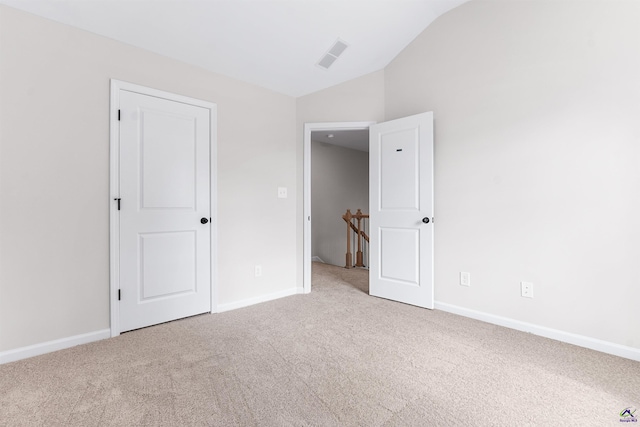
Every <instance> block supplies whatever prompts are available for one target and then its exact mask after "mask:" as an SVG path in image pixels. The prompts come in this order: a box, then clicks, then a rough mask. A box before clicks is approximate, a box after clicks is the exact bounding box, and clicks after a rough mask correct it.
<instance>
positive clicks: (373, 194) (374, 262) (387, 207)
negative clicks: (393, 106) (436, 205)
mask: <svg viewBox="0 0 640 427" xmlns="http://www.w3.org/2000/svg"><path fill="white" fill-rule="evenodd" d="M369 139H370V141H369V142H370V152H369V162H370V163H369V173H370V180H369V181H370V195H369V203H370V207H369V215H370V227H371V241H370V251H371V252H370V256H371V259H370V271H369V292H370V294H371V295H373V296H378V297H382V298H387V299H391V300H394V301H399V302H404V303H407V304H413V305H417V306H420V307H425V308H433V223H432V220H431V219H432V218H433V113H423V114H418V115H415V116H411V117H405V118H402V119H398V120H393V121H390V122H386V123H380V124H376V125H373V126H371V128H370V131H369ZM423 218H428V219H429V222H427V223H425V222H423V221H422V219H423Z"/></svg>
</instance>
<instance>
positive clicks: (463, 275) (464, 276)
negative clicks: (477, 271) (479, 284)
mask: <svg viewBox="0 0 640 427" xmlns="http://www.w3.org/2000/svg"><path fill="white" fill-rule="evenodd" d="M460 286H471V273H467V272H464V271H461V272H460Z"/></svg>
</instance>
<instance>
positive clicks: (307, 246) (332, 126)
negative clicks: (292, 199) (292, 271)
mask: <svg viewBox="0 0 640 427" xmlns="http://www.w3.org/2000/svg"><path fill="white" fill-rule="evenodd" d="M375 123H376V122H330V123H305V124H304V144H303V146H304V160H303V166H302V170H303V194H304V196H303V197H304V202H303V203H304V209H303V213H304V217H303V219H302V221H303V224H304V225H303V229H304V230H303V236H304V237H303V250H302V253H303V255H302V259H303V261H302V262H303V264H302V275H303V280H302V283H303V285H302V286H303V288H302V291H303V292H304V293H305V294H308V293H309V292H311V256H312V254H311V132H318V131H326V132H329V131H340V130H362V129H369V126H371V125H373V124H375Z"/></svg>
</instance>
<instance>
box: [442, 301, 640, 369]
mask: <svg viewBox="0 0 640 427" xmlns="http://www.w3.org/2000/svg"><path fill="white" fill-rule="evenodd" d="M435 308H436V310H442V311H446V312H448V313H453V314H458V315H460V316H464V317H469V318H471V319H476V320H481V321H483V322H487V323H491V324H494V325H498V326H504V327H506V328H511V329H515V330H518V331H522V332H529V333H531V334H534V335H539V336H541V337H545V338H551V339H553V340H556V341H562V342H566V343H568V344H573V345H577V346H579V347H585V348H589V349H591V350H596V351H600V352H602V353H608V354H613V355H614V356H619V357H624V358H626V359H631V360H636V361H639V362H640V349H638V348H633V347H627V346H624V345H620V344H616V343H612V342H608V341H603V340H599V339H596V338H590V337H587V336H584V335H578V334H573V333H571V332H565V331H560V330H558V329H551V328H547V327H545V326H539V325H535V324H533V323H527V322H521V321H519V320H514V319H510V318H508V317H502V316H496V315H493V314H489V313H483V312H481V311H476V310H471V309H468V308H464V307H459V306H456V305H452V304H447V303H444V302H438V301H436V302H435Z"/></svg>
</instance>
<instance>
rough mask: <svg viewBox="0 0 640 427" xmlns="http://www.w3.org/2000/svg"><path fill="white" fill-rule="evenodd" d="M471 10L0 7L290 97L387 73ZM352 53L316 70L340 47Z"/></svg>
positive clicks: (236, 1) (283, 2)
mask: <svg viewBox="0 0 640 427" xmlns="http://www.w3.org/2000/svg"><path fill="white" fill-rule="evenodd" d="M466 1H468V0H0V3H3V4H5V5H8V6H11V7H15V8H18V9H22V10H25V11H27V12H31V13H34V14H36V15H40V16H43V17H46V18H49V19H52V20H55V21H59V22H62V23H65V24H68V25H72V26H74V27H78V28H82V29H85V30H88V31H91V32H94V33H97V34H100V35H103V36H106V37H109V38H112V39H115V40H119V41H122V42H125V43H128V44H131V45H134V46H138V47H141V48H143V49H146V50H150V51H152V52H156V53H159V54H162V55H165V56H168V57H171V58H174V59H177V60H180V61H183V62H186V63H189V64H193V65H197V66H200V67H203V68H205V69H208V70H210V71H214V72H216V73H220V74H224V75H227V76H230V77H234V78H236V79H239V80H243V81H245V82H249V83H253V84H256V85H259V86H262V87H266V88H268V89H272V90H274V91H277V92H281V93H284V94H287V95H290V96H295V97H297V96H302V95H305V94H308V93H311V92H315V91H317V90H320V89H324V88H326V87H329V86H333V85H335V84H338V83H341V82H344V81H347V80H350V79H353V78H355V77H358V76H361V75H364V74H368V73H371V72H374V71H378V70H381V69H383V68H384V67H385V66H386V65H387V64H388V63H389V62H390V61H391V60H392V59H393V58H394V57H395V56H396V55H397V54H398V53H400V51H401V50H402V49H403V48H404V47H406V46H407V45H408V44H409V43H410V42H411V41H412V40H413V39H414V38H415V37H416V36H417V35H418V34H420V33H421V32H422V31H423V30H424V29H425V28H426V27H427V26H428V25H429V24H430V23H431V22H433V20H434V19H435V18H437V17H438V16H440V15H441V14H443V13H445V12H447V11H448V10H450V9H452V8H454V7H456V6H458V5H460V4H462V3H464V2H466ZM338 38H340V39H341V40H343V41H345V42H347V43H348V44H349V47H348V48H347V49H346V50H345V52H344V53H343V54H342V56H340V58H338V60H337V61H336V62H335V63H334V64H333V66H332V67H331V68H330V69H329V70H324V69H322V68H320V67H318V66H317V65H316V64H317V62H318V61H319V60H320V58H321V57H322V56H323V55H324V54H325V53H326V52H327V51H328V49H329V48H330V47H331V45H333V43H334V42H335V41H336V39H338Z"/></svg>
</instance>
